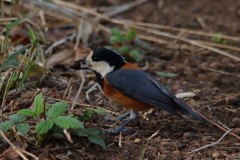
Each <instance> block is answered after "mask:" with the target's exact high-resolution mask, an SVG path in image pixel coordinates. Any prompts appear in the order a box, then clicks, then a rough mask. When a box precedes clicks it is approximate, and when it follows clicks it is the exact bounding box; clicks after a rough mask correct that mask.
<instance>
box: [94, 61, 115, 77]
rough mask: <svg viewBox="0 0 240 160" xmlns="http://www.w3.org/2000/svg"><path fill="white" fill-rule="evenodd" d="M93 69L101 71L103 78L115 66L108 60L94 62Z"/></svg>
mask: <svg viewBox="0 0 240 160" xmlns="http://www.w3.org/2000/svg"><path fill="white" fill-rule="evenodd" d="M91 69H92V70H94V71H96V72H98V73H100V74H101V76H102V78H103V77H104V76H105V75H106V74H108V73H110V72H112V71H113V70H114V66H112V67H111V66H110V65H109V64H108V63H107V62H105V61H99V62H92V68H91Z"/></svg>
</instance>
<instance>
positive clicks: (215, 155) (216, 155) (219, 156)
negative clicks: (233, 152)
mask: <svg viewBox="0 0 240 160" xmlns="http://www.w3.org/2000/svg"><path fill="white" fill-rule="evenodd" d="M212 158H214V159H218V158H221V153H220V152H214V153H213V154H212Z"/></svg>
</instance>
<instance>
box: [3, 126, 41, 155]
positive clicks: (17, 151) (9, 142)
mask: <svg viewBox="0 0 240 160" xmlns="http://www.w3.org/2000/svg"><path fill="white" fill-rule="evenodd" d="M0 135H1V136H2V137H3V139H5V141H6V142H7V143H8V144H9V145H10V146H11V147H12V149H13V150H14V151H15V152H16V153H17V154H19V155H20V156H21V157H22V158H23V159H24V160H28V158H27V157H26V156H25V155H24V154H23V153H25V154H27V155H29V156H31V157H33V158H34V159H35V160H38V157H36V156H35V155H33V154H32V153H29V152H27V151H25V150H23V149H21V148H18V147H16V146H15V145H13V144H12V142H11V141H10V140H9V139H8V138H7V136H6V135H5V134H4V133H3V131H2V130H0ZM22 152H23V153H22Z"/></svg>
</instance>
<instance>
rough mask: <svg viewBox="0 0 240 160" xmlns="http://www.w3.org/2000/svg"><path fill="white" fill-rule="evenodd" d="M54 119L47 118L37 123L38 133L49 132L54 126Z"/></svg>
mask: <svg viewBox="0 0 240 160" xmlns="http://www.w3.org/2000/svg"><path fill="white" fill-rule="evenodd" d="M53 124H54V122H53V120H52V119H47V120H46V121H42V122H40V123H38V124H37V125H36V132H37V133H38V134H44V133H47V132H48V131H49V130H50V129H52V127H53Z"/></svg>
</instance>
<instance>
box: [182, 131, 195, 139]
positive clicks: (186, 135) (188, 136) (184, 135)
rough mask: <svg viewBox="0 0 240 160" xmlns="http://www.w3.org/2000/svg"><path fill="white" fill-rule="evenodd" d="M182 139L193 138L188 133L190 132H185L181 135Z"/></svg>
mask: <svg viewBox="0 0 240 160" xmlns="http://www.w3.org/2000/svg"><path fill="white" fill-rule="evenodd" d="M183 137H184V138H186V139H190V138H192V137H193V134H192V133H190V132H185V133H184V134H183Z"/></svg>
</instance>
